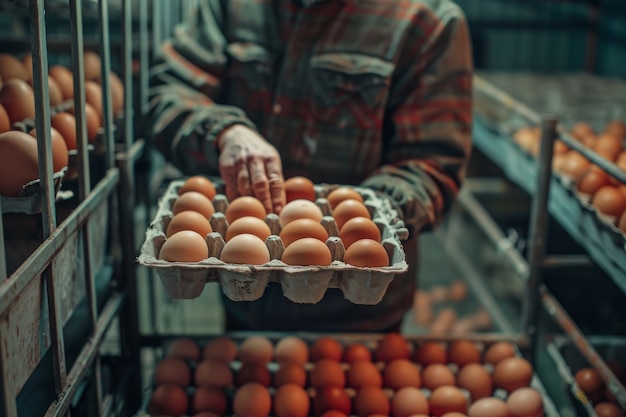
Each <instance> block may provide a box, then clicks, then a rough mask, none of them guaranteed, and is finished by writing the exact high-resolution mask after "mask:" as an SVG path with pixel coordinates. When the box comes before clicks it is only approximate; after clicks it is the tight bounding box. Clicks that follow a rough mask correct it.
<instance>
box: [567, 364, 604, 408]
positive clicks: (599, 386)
mask: <svg viewBox="0 0 626 417" xmlns="http://www.w3.org/2000/svg"><path fill="white" fill-rule="evenodd" d="M574 380H575V381H576V383H577V384H578V386H579V387H580V389H581V390H582V391H583V392H584V393H585V395H586V396H587V398H589V400H590V401H593V402H596V401H599V400H601V399H602V397H603V396H604V389H605V385H604V380H603V379H602V377H601V376H600V374H599V373H598V371H596V370H595V369H593V368H590V367H585V368H581V369H579V370H578V371H576V373H575V374H574Z"/></svg>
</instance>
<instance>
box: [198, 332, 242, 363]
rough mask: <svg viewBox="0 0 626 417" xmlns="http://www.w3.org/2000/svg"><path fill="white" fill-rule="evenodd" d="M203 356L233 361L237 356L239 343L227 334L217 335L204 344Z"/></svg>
mask: <svg viewBox="0 0 626 417" xmlns="http://www.w3.org/2000/svg"><path fill="white" fill-rule="evenodd" d="M202 357H203V358H205V359H206V358H211V359H219V360H221V361H224V362H232V361H234V360H235V358H236V357H237V345H236V344H235V342H234V341H233V340H232V339H231V338H229V337H227V336H219V337H216V338H214V339H211V340H209V341H208V342H207V343H206V344H205V345H204V348H203V349H202Z"/></svg>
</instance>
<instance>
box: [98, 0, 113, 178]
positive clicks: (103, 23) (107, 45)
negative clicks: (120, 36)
mask: <svg viewBox="0 0 626 417" xmlns="http://www.w3.org/2000/svg"><path fill="white" fill-rule="evenodd" d="M98 9H99V11H100V20H99V22H98V25H99V28H98V29H99V32H100V65H101V68H100V73H101V74H102V77H101V78H102V123H103V127H104V138H105V143H106V162H105V168H106V169H110V168H113V167H114V166H115V139H114V137H113V129H114V127H113V107H112V104H111V81H110V79H109V76H110V73H111V51H110V50H111V42H110V39H109V6H108V1H107V0H98Z"/></svg>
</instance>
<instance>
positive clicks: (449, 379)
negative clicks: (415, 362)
mask: <svg viewBox="0 0 626 417" xmlns="http://www.w3.org/2000/svg"><path fill="white" fill-rule="evenodd" d="M455 384H456V378H455V377H454V374H453V373H452V371H451V370H450V368H448V367H447V366H446V365H443V364H440V363H433V364H431V365H428V366H426V367H425V368H424V369H423V370H422V385H423V387H424V388H427V389H429V390H431V391H432V390H435V389H436V388H439V387H442V386H445V385H455Z"/></svg>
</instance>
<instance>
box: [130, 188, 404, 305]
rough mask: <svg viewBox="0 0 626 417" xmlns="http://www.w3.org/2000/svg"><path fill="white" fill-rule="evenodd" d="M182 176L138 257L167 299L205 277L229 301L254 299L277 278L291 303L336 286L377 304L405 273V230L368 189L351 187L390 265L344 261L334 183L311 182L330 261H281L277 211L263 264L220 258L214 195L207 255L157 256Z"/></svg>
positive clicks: (222, 224) (221, 219) (193, 293)
mask: <svg viewBox="0 0 626 417" xmlns="http://www.w3.org/2000/svg"><path fill="white" fill-rule="evenodd" d="M183 183H184V180H176V181H172V182H171V183H170V184H169V186H168V188H167V190H166V191H165V192H164V194H163V195H162V196H161V198H160V200H159V203H158V209H157V213H156V215H155V217H154V220H153V221H152V222H151V224H150V225H149V227H148V229H147V230H146V238H145V241H144V243H143V245H142V248H141V252H140V255H139V257H138V262H139V263H140V264H142V265H145V266H148V267H151V268H154V269H155V270H156V271H157V273H158V275H159V277H160V278H161V281H162V283H163V285H164V286H165V289H166V291H167V292H168V293H169V295H170V296H171V297H172V298H178V299H190V298H195V297H198V296H199V295H200V294H201V293H202V291H203V289H204V285H205V283H207V282H219V283H220V284H221V288H222V291H223V292H224V294H226V295H227V296H228V297H229V298H230V299H232V300H233V301H253V300H256V299H259V298H260V297H262V296H263V292H264V290H265V287H266V286H267V285H268V283H269V282H279V283H280V284H281V287H282V290H283V294H284V295H285V297H287V298H289V299H290V300H291V301H294V302H296V303H309V304H311V303H317V302H319V301H320V300H321V299H322V298H323V296H324V293H325V292H326V290H327V289H328V288H340V289H341V290H342V292H343V294H344V297H345V298H346V299H348V300H349V301H351V302H353V303H355V304H377V303H378V302H380V300H381V299H382V297H383V296H384V294H385V292H386V291H387V287H388V286H389V284H390V283H391V281H392V280H393V277H394V276H395V275H396V274H398V273H402V272H405V271H406V270H407V269H408V265H407V263H406V261H405V254H404V250H403V248H402V244H401V240H406V239H407V238H408V230H407V229H406V228H405V227H404V223H403V222H402V221H401V220H400V219H399V218H398V214H397V212H396V211H395V210H394V209H392V207H391V204H390V203H389V201H387V200H386V199H383V198H379V197H378V196H377V195H376V193H375V192H374V191H373V190H370V189H367V188H363V187H352V188H354V189H355V190H356V191H357V192H359V193H360V194H361V195H362V196H363V200H364V201H363V202H364V204H365V205H366V207H367V208H368V210H369V211H370V215H371V217H372V220H373V221H374V222H375V223H376V224H377V225H378V227H379V229H380V231H381V237H382V240H381V243H382V244H383V246H384V248H385V249H386V250H387V253H388V255H389V259H390V266H387V267H380V268H359V267H354V266H351V265H348V264H345V263H344V262H343V261H342V260H343V254H344V251H345V248H344V246H343V243H342V242H341V240H340V239H339V237H338V230H337V225H336V223H335V221H334V219H333V218H332V216H331V214H330V213H331V211H330V205H329V204H328V201H327V200H326V198H325V197H326V196H327V195H328V193H329V192H330V191H332V190H333V189H335V188H337V187H338V186H337V185H316V186H315V190H316V193H317V199H316V201H315V203H316V204H317V205H318V207H320V209H321V210H322V213H323V214H324V217H323V218H322V224H323V225H324V226H325V227H326V229H327V231H328V234H329V238H328V239H327V241H326V245H327V246H328V247H329V249H330V251H331V254H332V256H333V262H332V264H331V265H329V266H289V265H286V264H285V263H283V262H282V261H280V257H281V255H282V251H283V250H284V245H283V242H282V240H281V239H280V237H279V236H278V234H279V233H280V230H281V226H280V222H279V219H278V216H277V215H275V214H268V215H267V216H266V217H265V221H266V223H267V224H268V226H269V227H270V230H271V232H272V235H271V236H269V237H268V238H267V239H266V241H265V243H266V245H267V247H268V249H269V252H270V259H271V261H270V262H269V263H267V264H264V265H236V264H227V263H224V262H223V261H221V260H219V255H220V253H221V249H222V248H223V246H224V239H223V236H224V234H225V232H226V228H227V227H228V223H227V221H226V217H225V215H224V211H225V210H226V208H227V207H228V199H227V198H226V196H225V195H223V194H217V195H216V196H215V198H214V199H213V205H214V207H215V214H213V216H212V217H211V219H210V222H211V226H212V228H213V232H212V233H210V234H209V235H208V236H207V239H206V240H207V244H208V247H209V258H208V259H206V260H203V261H200V262H198V263H183V262H166V261H162V260H159V259H158V254H159V250H160V248H161V246H162V245H163V243H164V242H165V239H166V237H165V230H166V229H167V225H168V223H169V221H170V219H171V218H172V211H171V207H172V203H173V202H174V201H175V200H176V198H177V197H178V188H180V186H181V185H182V184H183Z"/></svg>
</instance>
